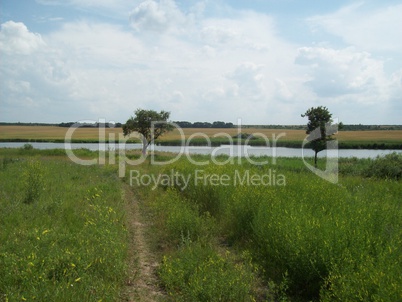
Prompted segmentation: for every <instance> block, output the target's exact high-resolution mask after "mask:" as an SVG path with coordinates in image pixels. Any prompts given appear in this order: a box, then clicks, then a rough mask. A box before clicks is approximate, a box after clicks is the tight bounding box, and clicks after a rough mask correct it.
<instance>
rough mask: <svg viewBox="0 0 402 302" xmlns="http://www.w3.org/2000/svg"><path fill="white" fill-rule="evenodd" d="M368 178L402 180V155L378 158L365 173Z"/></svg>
mask: <svg viewBox="0 0 402 302" xmlns="http://www.w3.org/2000/svg"><path fill="white" fill-rule="evenodd" d="M363 175H364V176H366V177H376V178H387V179H395V180H398V179H401V178H402V154H398V153H396V152H394V153H391V154H387V155H385V156H382V157H380V156H377V158H376V159H374V160H373V161H371V163H370V164H369V165H368V166H367V168H366V169H365V170H364V171H363Z"/></svg>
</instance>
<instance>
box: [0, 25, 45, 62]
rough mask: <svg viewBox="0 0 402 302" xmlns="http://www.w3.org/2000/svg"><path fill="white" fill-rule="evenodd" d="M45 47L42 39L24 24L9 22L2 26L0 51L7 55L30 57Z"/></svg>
mask: <svg viewBox="0 0 402 302" xmlns="http://www.w3.org/2000/svg"><path fill="white" fill-rule="evenodd" d="M44 46H45V43H44V42H43V40H42V37H41V36H40V35H39V34H34V33H31V32H29V31H28V28H27V27H26V26H25V25H24V23H21V22H14V21H7V22H5V23H3V24H2V25H1V32H0V49H1V51H2V52H4V53H5V54H7V55H11V54H18V55H29V54H31V53H32V52H34V51H36V50H38V49H40V48H42V47H44Z"/></svg>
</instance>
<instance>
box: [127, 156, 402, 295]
mask: <svg viewBox="0 0 402 302" xmlns="http://www.w3.org/2000/svg"><path fill="white" fill-rule="evenodd" d="M199 159H200V160H201V159H204V160H205V159H206V157H202V156H200V157H199ZM256 160H264V158H260V159H258V158H256ZM222 161H224V158H223V157H222ZM384 162H386V164H385V163H384ZM322 164H323V162H320V165H322ZM401 165H402V158H401V156H400V155H396V154H394V155H390V156H388V157H386V158H378V159H374V160H357V159H343V160H341V162H340V171H341V175H340V182H339V183H338V184H331V183H328V182H326V181H324V180H322V179H320V178H318V177H317V176H315V175H313V174H312V173H311V172H310V171H308V170H307V168H306V167H304V165H303V164H302V162H301V161H300V159H284V158H279V159H277V163H276V164H275V165H274V164H272V163H271V164H270V165H264V166H255V165H252V164H250V163H248V162H244V161H243V162H242V163H241V164H237V163H236V162H234V163H233V164H228V165H215V164H213V163H209V164H207V165H204V166H194V165H193V164H191V163H190V162H188V161H186V160H179V161H177V162H175V163H173V164H171V165H168V166H164V167H160V166H150V165H149V164H148V163H146V164H144V165H143V166H141V167H136V169H140V170H141V173H142V174H146V173H148V174H149V175H152V174H153V175H168V174H170V175H183V176H185V175H187V176H188V175H190V176H191V177H192V179H191V181H190V182H189V183H188V185H187V186H185V185H184V183H183V182H182V181H180V180H179V178H177V177H173V178H172V179H171V181H170V182H166V183H165V184H164V185H160V186H159V187H158V188H157V189H156V190H151V189H150V187H149V186H141V185H138V186H135V190H137V191H139V192H141V193H140V194H141V196H142V199H143V200H144V201H145V203H146V204H147V207H149V211H150V213H151V214H150V216H149V217H152V219H153V221H154V222H155V228H154V229H153V231H152V232H153V236H156V238H157V239H156V241H157V242H159V244H158V246H159V253H160V254H161V256H160V257H161V268H160V270H159V275H160V278H161V281H162V282H163V285H164V287H165V289H166V291H167V292H168V294H169V296H170V297H171V298H172V300H174V301H176V300H183V301H185V300H191V301H205V300H209V299H211V297H212V296H213V295H216V291H215V290H217V289H219V292H221V293H223V294H222V295H220V296H219V299H220V301H233V300H240V301H247V300H250V301H255V300H257V301H265V300H266V301H274V300H275V301H276V300H281V301H288V300H290V301H333V300H340V301H397V300H401V299H402V296H401V292H402V290H401V289H402V278H401V276H400V271H401V269H402V256H401V255H402V253H401V247H402V225H401V221H402V210H401V207H400V196H401V194H402V187H401V182H400V180H398V179H400V178H399V177H400V176H395V174H393V172H392V173H391V174H384V173H383V171H384V170H387V171H391V170H392V169H393V168H394V167H401ZM373 166H379V167H383V168H381V169H380V168H379V170H378V171H379V172H378V173H377V172H373V173H371V174H367V172H368V171H371V170H372V168H373ZM351 167H357V168H358V169H357V171H354V170H353V169H351ZM391 168H392V169H391ZM272 170H275V171H276V172H275V175H276V176H275V177H276V178H277V180H278V179H279V175H283V177H284V178H285V180H286V182H285V184H279V182H278V181H277V180H276V181H275V180H273V181H272V182H271V184H266V185H261V184H259V183H258V181H255V182H254V184H253V183H251V184H250V185H247V183H246V182H247V181H244V178H243V176H244V175H246V174H247V173H249V175H251V178H252V177H253V176H255V178H254V180H256V179H257V180H258V177H259V176H262V175H269V173H270V171H271V172H272ZM171 171H174V173H173V174H172V172H171ZM197 171H198V172H197ZM200 171H202V172H200ZM392 171H393V170H392ZM197 173H198V174H197ZM196 174H197V175H198V176H200V175H203V176H202V177H201V178H200V179H198V181H196V177H197V176H196ZM236 175H241V177H240V178H239V177H238V176H236ZM389 175H391V176H389ZM397 175H399V174H397ZM204 176H205V177H204ZM222 176H225V177H226V178H227V179H229V181H227V182H226V181H225V182H224V184H222V183H220V184H219V185H217V183H216V180H217V179H222ZM271 176H272V174H271ZM226 178H225V179H226ZM236 179H237V182H236ZM127 180H128V176H127ZM242 180H243V183H242ZM218 182H219V181H218ZM227 253H230V255H231V256H230V257H226V256H225V255H226V254H227ZM243 255H248V256H247V257H246V258H244V257H243ZM246 259H248V260H246ZM224 268H225V269H224ZM219 271H221V273H218V272H219ZM223 271H225V272H226V273H222V272H223ZM235 276H246V277H244V280H247V281H245V282H241V281H239V282H238V281H236V280H237V279H236V278H235ZM207 280H208V281H207ZM203 282H204V283H203ZM205 282H207V283H205ZM236 282H238V283H236ZM222 284H226V285H227V286H228V284H236V285H235V288H236V289H238V292H237V294H238V296H236V297H233V296H231V295H230V293H225V291H224V290H223V289H221V288H220V286H222ZM201 285H202V286H201ZM199 286H201V288H203V290H202V289H200V287H199ZM228 287H229V286H228ZM231 292H233V291H231Z"/></svg>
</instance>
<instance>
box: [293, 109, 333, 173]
mask: <svg viewBox="0 0 402 302" xmlns="http://www.w3.org/2000/svg"><path fill="white" fill-rule="evenodd" d="M301 116H302V117H307V118H308V123H307V131H306V134H308V137H307V140H308V141H309V142H310V145H311V148H312V149H313V150H314V152H315V156H314V164H315V166H317V154H318V152H320V151H322V150H325V149H326V148H327V142H328V141H330V140H333V137H332V135H334V134H336V133H337V132H338V126H339V125H338V124H332V123H333V120H332V114H331V113H330V112H329V110H328V108H327V107H325V106H319V107H315V108H314V107H311V108H310V109H308V110H307V111H306V112H305V113H304V114H302V115H301ZM340 125H341V124H340Z"/></svg>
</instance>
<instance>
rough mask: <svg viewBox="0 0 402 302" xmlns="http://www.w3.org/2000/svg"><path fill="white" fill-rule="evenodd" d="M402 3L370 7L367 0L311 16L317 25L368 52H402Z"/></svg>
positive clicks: (311, 21)
mask: <svg viewBox="0 0 402 302" xmlns="http://www.w3.org/2000/svg"><path fill="white" fill-rule="evenodd" d="M401 16H402V4H399V5H393V6H383V7H381V8H377V9H370V10H369V9H366V5H365V4H364V2H359V3H357V4H352V5H350V6H346V7H344V8H342V9H340V10H338V11H336V12H334V13H330V14H326V15H317V16H314V17H311V18H309V19H308V22H309V23H310V24H311V25H312V26H313V28H315V29H316V30H318V29H323V30H324V31H326V32H328V33H330V34H333V35H336V36H339V37H341V38H342V39H343V40H344V42H345V43H347V44H348V45H352V46H356V47H357V48H359V49H361V50H366V51H384V50H385V51H394V52H401V51H402V39H401V28H402V18H401Z"/></svg>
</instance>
